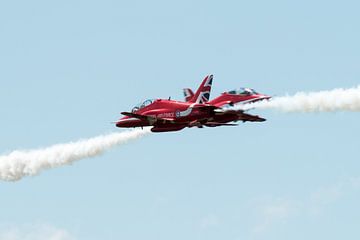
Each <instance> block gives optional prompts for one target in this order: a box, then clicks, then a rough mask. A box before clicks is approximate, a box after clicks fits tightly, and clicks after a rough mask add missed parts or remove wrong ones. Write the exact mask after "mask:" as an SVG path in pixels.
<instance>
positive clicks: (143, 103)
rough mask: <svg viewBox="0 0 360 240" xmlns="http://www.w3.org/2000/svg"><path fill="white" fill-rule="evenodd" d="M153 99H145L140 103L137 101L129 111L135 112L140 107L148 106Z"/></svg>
mask: <svg viewBox="0 0 360 240" xmlns="http://www.w3.org/2000/svg"><path fill="white" fill-rule="evenodd" d="M154 101H155V100H154V99H147V100H145V101H143V102H141V103H139V104H138V105H136V106H135V107H133V109H132V110H131V112H136V111H139V110H140V109H142V108H144V107H146V106H149V105H150V104H152V103H153V102H154Z"/></svg>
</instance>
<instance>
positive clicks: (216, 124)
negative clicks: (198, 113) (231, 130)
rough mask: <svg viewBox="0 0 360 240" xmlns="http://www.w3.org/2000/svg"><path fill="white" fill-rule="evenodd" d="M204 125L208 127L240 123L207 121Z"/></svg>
mask: <svg viewBox="0 0 360 240" xmlns="http://www.w3.org/2000/svg"><path fill="white" fill-rule="evenodd" d="M204 125H205V126H207V127H219V126H238V124H236V123H219V122H207V123H205V124H204Z"/></svg>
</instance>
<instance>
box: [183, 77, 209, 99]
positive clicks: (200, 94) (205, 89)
mask: <svg viewBox="0 0 360 240" xmlns="http://www.w3.org/2000/svg"><path fill="white" fill-rule="evenodd" d="M212 81H213V75H208V76H206V77H205V79H204V80H203V81H202V83H201V85H200V87H199V88H198V90H197V91H196V93H195V94H194V95H193V96H192V98H191V99H189V101H188V102H191V103H206V102H208V101H209V99H210V92H211V85H212Z"/></svg>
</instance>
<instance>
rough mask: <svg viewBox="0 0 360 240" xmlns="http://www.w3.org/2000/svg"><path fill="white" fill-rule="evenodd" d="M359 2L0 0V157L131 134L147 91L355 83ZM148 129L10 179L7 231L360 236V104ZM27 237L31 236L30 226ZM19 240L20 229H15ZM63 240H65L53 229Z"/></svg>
mask: <svg viewBox="0 0 360 240" xmlns="http://www.w3.org/2000/svg"><path fill="white" fill-rule="evenodd" d="M359 9H360V4H359V2H358V1H309V0H305V1H280V0H275V1H190V0H183V1H165V0H163V1H160V0H154V1H109V0H104V1H70V0H64V1H45V0H43V1H38V0H34V1H2V2H1V3H0V83H1V84H0V112H1V115H0V116H1V120H0V123H1V127H0V128H1V131H0V132H1V134H0V143H1V144H0V152H1V153H8V152H10V151H11V150H14V149H31V148H37V147H44V146H49V145H52V144H55V143H61V142H68V141H74V140H78V139H80V138H87V137H92V136H97V135H99V134H104V133H110V132H114V131H121V130H120V129H117V128H115V127H114V125H112V124H110V122H112V121H115V120H117V119H118V118H119V117H120V114H119V113H120V112H121V111H125V110H130V109H131V108H132V107H133V105H135V104H137V103H138V102H139V101H141V100H142V99H146V98H157V97H159V98H167V97H169V96H171V97H172V98H174V99H179V100H181V99H182V98H183V96H182V88H183V87H191V88H196V87H197V86H198V84H199V83H200V82H201V80H202V79H203V78H204V77H205V75H206V74H210V73H211V74H214V83H213V92H212V97H214V96H216V95H218V94H220V93H221V92H223V91H227V90H231V89H233V88H238V87H242V86H246V87H252V88H254V89H256V90H257V91H259V92H261V93H266V94H270V95H284V94H293V93H295V92H297V91H317V90H330V89H333V88H336V87H345V88H347V87H354V86H357V85H358V84H359V82H360V45H359V43H360V31H359V26H360V15H359ZM252 113H254V114H259V115H261V116H263V117H265V118H267V119H268V121H267V122H264V123H245V124H240V126H238V127H221V128H205V129H186V130H184V131H181V132H175V133H165V134H152V135H149V136H146V137H145V138H142V139H140V140H138V141H135V142H132V143H130V144H128V145H126V146H122V147H119V148H114V149H112V150H111V151H110V152H107V153H106V154H104V155H103V156H100V157H96V158H93V159H87V160H82V161H80V162H77V163H75V164H73V165H72V166H66V167H62V168H58V169H53V170H49V171H46V172H43V173H42V174H41V175H39V176H36V177H27V178H25V179H23V180H22V181H19V182H15V183H8V182H1V183H0V238H1V239H2V240H3V239H5V240H8V239H11V240H12V239H16V240H17V239H26V240H33V239H39V240H43V239H49V236H54V235H57V236H58V238H57V240H59V239H60V240H64V239H66V240H68V239H76V240H77V239H86V240H95V239H110V240H111V239H154V240H162V239H163V240H168V239H175V240H177V239H179V240H183V239H209V240H211V239H214V240H215V239H228V240H238V239H242V240H243V239H250V240H251V239H255V240H256V239H259V240H261V239H267V240H269V239H274V240H281V239H293V240H303V239H348V240H350V239H359V238H360V230H359V226H360V208H359V200H360V173H359V168H360V163H359V136H358V134H359V132H360V126H359V117H360V114H359V113H347V112H346V113H345V112H344V113H343V112H339V113H317V114H299V113H292V114H285V113H280V112H275V111H270V110H267V111H265V110H263V111H259V110H253V111H252ZM26 235H27V237H28V238H25V237H24V236H26ZM11 236H12V237H13V238H11ZM53 239H55V238H53Z"/></svg>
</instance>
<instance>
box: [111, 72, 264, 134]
mask: <svg viewBox="0 0 360 240" xmlns="http://www.w3.org/2000/svg"><path fill="white" fill-rule="evenodd" d="M212 81H213V76H212V75H209V76H206V77H205V79H204V80H203V81H202V83H201V85H200V87H199V88H198V90H197V91H196V92H195V93H193V92H192V91H191V89H188V88H186V89H184V95H185V102H181V101H175V100H170V99H153V100H146V101H144V102H143V103H141V104H139V105H137V106H135V107H134V108H133V109H132V111H131V112H122V113H121V114H123V115H125V116H124V117H123V118H121V119H120V120H119V121H118V122H117V123H116V126H117V127H121V128H132V127H146V126H153V127H152V128H151V131H152V132H170V131H179V130H182V129H184V128H186V127H189V128H190V127H199V128H202V127H204V126H206V127H218V126H236V125H237V124H234V123H233V122H237V121H243V122H246V121H250V122H263V121H265V119H264V118H261V117H259V116H254V115H250V114H247V113H245V112H244V111H243V110H231V108H228V106H233V105H238V104H246V103H251V102H256V101H261V100H265V99H270V96H267V95H264V94H259V93H257V92H255V91H254V90H253V89H250V88H240V89H239V90H233V91H229V92H224V93H222V94H221V95H220V96H219V97H217V98H215V99H213V100H211V101H209V99H210V92H211V85H212Z"/></svg>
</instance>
